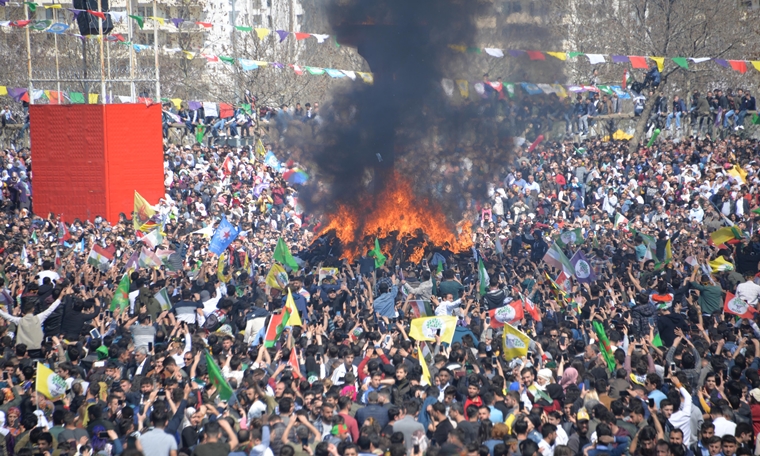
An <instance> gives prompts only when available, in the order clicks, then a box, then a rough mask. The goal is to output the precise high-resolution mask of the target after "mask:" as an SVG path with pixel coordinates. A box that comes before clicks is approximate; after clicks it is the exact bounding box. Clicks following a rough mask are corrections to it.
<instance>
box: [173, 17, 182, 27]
mask: <svg viewBox="0 0 760 456" xmlns="http://www.w3.org/2000/svg"><path fill="white" fill-rule="evenodd" d="M183 22H185V20H184V19H182V18H181V17H173V18H172V24H174V26H175V27H177V28H179V26H180V24H182V23H183Z"/></svg>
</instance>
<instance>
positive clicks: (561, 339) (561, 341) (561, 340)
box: [559, 336, 567, 345]
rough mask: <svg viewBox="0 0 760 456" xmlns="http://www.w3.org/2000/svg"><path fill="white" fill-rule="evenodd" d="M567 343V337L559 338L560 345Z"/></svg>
mask: <svg viewBox="0 0 760 456" xmlns="http://www.w3.org/2000/svg"><path fill="white" fill-rule="evenodd" d="M565 342H567V337H565V336H562V337H560V338H559V344H560V345H565Z"/></svg>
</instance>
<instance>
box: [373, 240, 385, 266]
mask: <svg viewBox="0 0 760 456" xmlns="http://www.w3.org/2000/svg"><path fill="white" fill-rule="evenodd" d="M369 256H370V257H374V258H375V268H381V267H382V266H383V265H384V264H385V260H386V259H387V258H386V257H385V255H383V252H382V250H380V241H379V240H378V239H377V238H375V248H374V249H372V250H370V251H369Z"/></svg>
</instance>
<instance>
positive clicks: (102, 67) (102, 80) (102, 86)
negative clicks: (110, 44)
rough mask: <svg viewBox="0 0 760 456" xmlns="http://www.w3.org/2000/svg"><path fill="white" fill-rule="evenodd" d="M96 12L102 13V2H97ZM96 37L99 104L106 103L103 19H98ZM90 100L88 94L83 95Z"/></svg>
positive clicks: (100, 0) (99, 0)
mask: <svg viewBox="0 0 760 456" xmlns="http://www.w3.org/2000/svg"><path fill="white" fill-rule="evenodd" d="M98 12H99V13H102V12H103V1H102V0H98ZM98 36H99V37H100V102H101V103H103V104H105V103H106V61H105V54H104V52H103V46H105V43H104V41H105V40H104V39H103V18H101V17H99V18H98ZM85 96H86V97H87V98H90V94H89V93H88V94H86V95H85Z"/></svg>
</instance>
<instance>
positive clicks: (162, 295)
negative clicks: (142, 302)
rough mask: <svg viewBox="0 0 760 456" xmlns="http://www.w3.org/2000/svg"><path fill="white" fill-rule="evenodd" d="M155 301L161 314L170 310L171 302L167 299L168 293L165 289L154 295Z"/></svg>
mask: <svg viewBox="0 0 760 456" xmlns="http://www.w3.org/2000/svg"><path fill="white" fill-rule="evenodd" d="M156 301H158V303H159V304H160V305H161V311H162V312H165V311H167V310H171V308H172V302H171V300H170V299H169V292H168V291H166V287H163V288H162V289H161V290H159V292H158V293H156Z"/></svg>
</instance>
